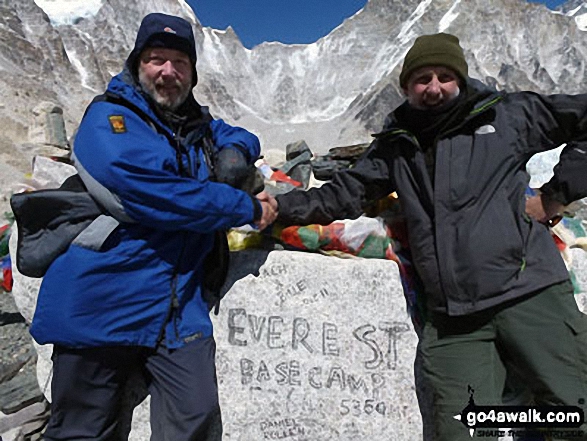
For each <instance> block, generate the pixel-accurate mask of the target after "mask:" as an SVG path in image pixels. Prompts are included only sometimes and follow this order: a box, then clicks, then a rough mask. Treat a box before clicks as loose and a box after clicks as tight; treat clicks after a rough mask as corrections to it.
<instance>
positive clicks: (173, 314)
mask: <svg viewBox="0 0 587 441" xmlns="http://www.w3.org/2000/svg"><path fill="white" fill-rule="evenodd" d="M182 127H183V126H180V127H178V130H177V132H176V133H174V134H173V138H174V140H175V144H176V145H175V151H176V156H177V167H178V170H179V174H180V176H183V175H186V174H187V175H188V176H191V174H192V173H191V172H192V170H191V167H192V164H191V161H190V157H189V152H188V153H187V155H186V156H187V161H188V164H187V165H188V172H187V173H186V172H185V169H184V164H183V158H182V148H181V142H180V136H181V129H182ZM184 236H185V233H184ZM186 239H187V238H185V237H184V240H182V246H181V251H180V252H179V258H178V259H177V262H176V264H175V266H174V268H173V273H172V275H171V296H170V301H169V308H168V309H167V314H166V316H165V321H164V323H163V326H162V328H161V331H159V337H158V339H157V341H158V342H161V341H162V340H163V337H164V336H165V328H166V327H167V324H168V323H169V322H170V321H173V330H174V332H175V338H176V339H177V340H179V329H178V327H177V312H178V311H179V297H178V296H177V279H178V277H179V265H180V263H181V260H182V258H183V254H184V252H185V247H186V242H187V240H186Z"/></svg>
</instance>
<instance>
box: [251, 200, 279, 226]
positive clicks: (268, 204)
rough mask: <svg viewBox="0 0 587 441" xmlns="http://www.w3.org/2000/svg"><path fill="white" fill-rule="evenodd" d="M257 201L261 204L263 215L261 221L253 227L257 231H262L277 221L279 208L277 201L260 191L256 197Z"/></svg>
mask: <svg viewBox="0 0 587 441" xmlns="http://www.w3.org/2000/svg"><path fill="white" fill-rule="evenodd" d="M257 199H258V200H259V202H261V208H262V209H263V215H262V216H261V219H259V220H258V221H256V222H255V225H256V226H257V228H258V229H259V231H263V230H264V229H265V228H267V227H268V226H269V225H271V224H272V223H273V222H275V219H277V215H278V214H279V207H278V205H277V200H275V198H274V197H273V196H271V195H270V194H269V193H267V192H265V191H262V192H261V193H259V194H258V195H257Z"/></svg>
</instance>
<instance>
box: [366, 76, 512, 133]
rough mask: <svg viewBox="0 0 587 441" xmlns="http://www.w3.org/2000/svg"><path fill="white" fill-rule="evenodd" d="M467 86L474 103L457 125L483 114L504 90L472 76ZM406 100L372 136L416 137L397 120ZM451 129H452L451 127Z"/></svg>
mask: <svg viewBox="0 0 587 441" xmlns="http://www.w3.org/2000/svg"><path fill="white" fill-rule="evenodd" d="M466 87H467V96H468V98H466V100H467V101H471V100H473V101H474V105H473V107H472V109H471V111H470V112H469V113H468V115H467V116H466V117H465V118H464V119H463V121H462V122H460V123H459V124H458V127H461V126H463V125H464V124H466V123H468V122H469V121H470V120H471V119H473V118H476V117H477V116H478V115H480V114H483V113H484V112H485V111H487V110H489V109H490V108H491V107H493V106H494V105H495V104H497V103H498V102H499V101H501V100H502V99H503V96H504V92H498V91H496V90H495V89H494V88H492V87H489V86H487V85H485V84H483V83H482V82H481V81H479V80H476V79H474V78H469V79H468V80H467V83H466ZM408 105H409V104H408V103H407V102H404V103H402V104H401V105H400V106H398V107H397V108H396V109H395V110H394V111H393V112H391V113H390V114H389V115H388V116H387V118H386V121H385V123H384V125H383V130H382V131H381V132H379V133H375V134H373V135H372V136H373V137H374V138H376V139H382V138H388V137H390V136H394V135H397V136H401V135H404V136H408V137H410V139H412V140H415V139H416V137H415V136H414V135H413V134H412V133H411V132H410V131H409V130H407V129H406V128H405V127H404V126H403V125H402V124H401V123H400V121H399V118H398V115H399V114H400V113H401V111H402V107H404V106H408ZM451 130H452V129H451Z"/></svg>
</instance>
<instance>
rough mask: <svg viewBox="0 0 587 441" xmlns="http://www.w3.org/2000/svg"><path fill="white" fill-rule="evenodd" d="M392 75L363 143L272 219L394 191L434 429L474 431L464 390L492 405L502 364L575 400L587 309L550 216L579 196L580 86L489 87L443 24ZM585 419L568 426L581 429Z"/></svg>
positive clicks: (585, 157)
mask: <svg viewBox="0 0 587 441" xmlns="http://www.w3.org/2000/svg"><path fill="white" fill-rule="evenodd" d="M400 85H401V87H402V89H403V92H404V94H405V95H406V101H405V102H404V103H403V104H402V105H400V106H399V107H398V108H397V109H395V110H394V111H393V112H392V113H391V114H390V115H389V117H388V120H387V122H386V124H385V127H384V129H383V131H382V132H381V133H379V134H377V135H375V137H376V139H375V141H374V142H373V143H372V145H371V146H370V148H369V149H368V150H367V152H366V153H365V155H364V156H363V157H362V158H361V159H360V160H359V161H358V162H357V163H356V164H355V166H354V167H353V168H351V169H349V170H348V171H344V172H341V173H338V174H337V175H335V176H334V177H333V179H332V182H330V183H327V184H325V185H324V186H322V187H321V188H318V189H311V190H309V191H308V192H290V193H288V194H285V195H280V196H278V197H277V200H278V204H279V220H281V222H282V223H284V224H298V225H305V224H308V223H321V224H328V223H330V222H332V221H333V220H335V219H341V218H343V219H344V218H356V217H358V216H359V215H361V214H362V212H363V209H364V207H365V204H366V203H367V202H368V201H371V200H377V199H379V198H382V197H384V196H386V195H388V194H389V193H391V192H393V191H397V193H398V195H399V200H400V202H401V205H402V209H403V213H404V215H405V218H406V222H407V227H408V235H409V240H410V250H411V254H412V257H413V260H414V266H415V268H416V270H417V274H418V276H419V278H420V279H421V281H422V285H423V291H424V292H423V298H422V299H421V303H422V304H423V305H424V309H425V312H424V314H425V326H424V329H423V330H422V331H421V336H420V337H421V340H420V350H421V353H422V356H423V361H424V374H425V376H426V378H427V379H428V381H429V382H430V384H431V386H432V393H433V399H434V423H435V429H436V441H466V440H470V439H471V437H472V436H473V435H471V434H470V432H469V428H468V427H465V425H464V424H463V423H466V422H467V421H465V420H464V418H463V421H458V420H457V419H455V416H460V415H461V411H463V409H464V408H465V406H467V404H468V402H469V399H470V398H471V394H472V398H473V400H474V402H475V403H476V404H477V405H487V406H496V405H499V404H500V403H501V399H502V392H503V390H504V377H505V376H504V371H506V370H507V372H508V373H510V374H517V376H515V378H518V379H519V380H520V382H521V383H522V384H520V385H519V386H520V387H526V388H527V389H529V390H530V391H531V392H532V395H533V397H532V398H533V400H534V403H535V404H537V405H542V406H548V405H551V406H561V405H566V406H579V407H580V408H582V410H583V411H584V410H585V409H586V400H587V316H585V315H583V314H582V313H581V312H580V311H579V309H578V307H577V304H576V303H575V299H574V297H573V289H572V285H571V283H570V281H569V274H568V271H567V269H566V267H565V265H564V263H563V260H562V258H561V256H560V253H559V252H558V250H557V248H556V246H555V244H554V241H553V240H552V237H551V235H550V233H549V231H548V225H549V223H552V221H553V220H555V219H557V218H559V216H560V212H561V210H562V209H563V206H564V205H567V204H569V203H571V202H572V201H574V200H576V199H580V198H583V197H586V196H587V179H586V176H587V174H586V171H587V95H551V96H543V95H539V94H535V93H531V92H518V93H505V92H496V91H495V90H492V89H490V88H487V87H486V86H484V85H483V84H481V83H480V82H478V81H474V80H472V79H471V78H469V76H468V66H467V62H466V61H465V57H464V54H463V50H462V48H461V46H460V44H459V40H458V38H457V37H455V36H453V35H449V34H444V33H441V34H435V35H424V36H421V37H419V38H417V39H416V41H415V42H414V45H413V46H412V48H411V49H410V50H409V51H408V53H407V55H406V57H405V60H404V64H403V68H402V72H401V75H400ZM563 143H568V145H567V146H566V147H565V148H564V149H563V151H562V154H561V159H560V162H559V164H558V165H557V166H556V168H555V170H554V177H553V178H552V180H551V181H550V182H549V183H547V184H545V185H544V186H543V187H542V189H541V190H542V193H541V195H540V196H536V197H533V198H531V199H529V200H528V201H526V198H525V194H526V190H527V187H528V182H529V175H528V173H527V172H526V163H527V161H528V160H529V159H530V158H531V157H532V156H533V155H534V154H536V153H539V152H542V151H546V150H549V149H554V148H556V147H558V146H559V145H561V144H563ZM511 378H514V377H510V379H511ZM527 404H530V403H527ZM487 413H489V409H487ZM493 415H495V413H494V414H493ZM518 416H519V415H516V416H515V417H516V418H517V417H518ZM512 417H514V416H512ZM544 417H545V418H546V415H544ZM482 418H483V417H482V416H480V419H482ZM488 418H491V416H489V417H488ZM488 421H489V420H488V419H486V420H485V422H488ZM493 422H494V423H496V424H497V425H495V426H494V429H498V428H500V427H508V423H507V422H505V421H502V422H498V421H497V420H496V419H495V416H494V419H493ZM528 422H529V421H528ZM546 425H548V424H546ZM581 429H583V431H584V432H583V436H578V437H576V438H573V439H577V440H578V439H586V438H587V431H585V430H586V428H585V426H583V427H581ZM495 433H496V431H495V430H493V431H490V432H489V435H488V436H487V437H484V439H496V437H495V436H493V437H492V435H493V434H495ZM482 435H487V434H486V433H482V434H480V435H479V436H482ZM563 438H564V439H566V437H565V436H563ZM555 439H559V438H557V437H556V436H555Z"/></svg>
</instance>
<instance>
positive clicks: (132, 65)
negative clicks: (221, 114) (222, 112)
mask: <svg viewBox="0 0 587 441" xmlns="http://www.w3.org/2000/svg"><path fill="white" fill-rule="evenodd" d="M150 47H161V48H168V49H176V50H178V51H181V52H183V53H185V54H187V55H188V56H189V58H190V60H191V62H192V67H193V78H192V87H194V86H195V85H196V84H197V82H198V74H197V70H196V61H197V59H198V57H197V53H196V40H195V38H194V32H193V30H192V25H191V24H190V23H189V22H188V21H187V20H184V19H183V18H181V17H176V16H174V15H166V14H161V13H152V14H148V15H146V16H145V18H143V20H142V22H141V25H140V27H139V31H138V32H137V38H136V41H135V46H134V48H133V50H132V51H131V53H130V54H129V56H128V58H127V60H126V66H127V67H128V69H129V71H130V72H131V73H132V75H133V76H134V77H135V79H136V78H138V73H137V72H138V63H139V56H140V55H141V52H142V51H143V50H144V49H146V48H150Z"/></svg>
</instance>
